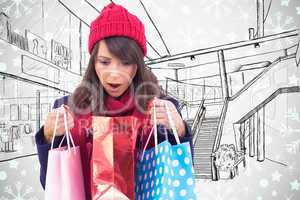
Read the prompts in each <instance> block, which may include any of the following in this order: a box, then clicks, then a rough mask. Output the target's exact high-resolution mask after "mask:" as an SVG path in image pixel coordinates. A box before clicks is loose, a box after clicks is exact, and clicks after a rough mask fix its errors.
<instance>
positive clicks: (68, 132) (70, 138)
mask: <svg viewBox="0 0 300 200" xmlns="http://www.w3.org/2000/svg"><path fill="white" fill-rule="evenodd" d="M59 109H62V110H63V115H64V126H65V131H66V132H65V134H64V137H63V138H62V140H61V142H60V144H59V146H58V148H60V147H61V145H62V143H63V141H64V139H65V138H67V147H68V151H70V149H71V144H70V140H71V143H72V146H73V147H75V144H74V140H73V137H72V135H71V133H70V131H69V129H68V121H67V112H66V110H65V107H64V106H63V105H62V106H61V107H60V108H59ZM58 118H59V111H56V119H55V125H54V131H53V137H52V142H51V150H52V149H53V143H54V138H55V136H56V130H57V124H58Z"/></svg>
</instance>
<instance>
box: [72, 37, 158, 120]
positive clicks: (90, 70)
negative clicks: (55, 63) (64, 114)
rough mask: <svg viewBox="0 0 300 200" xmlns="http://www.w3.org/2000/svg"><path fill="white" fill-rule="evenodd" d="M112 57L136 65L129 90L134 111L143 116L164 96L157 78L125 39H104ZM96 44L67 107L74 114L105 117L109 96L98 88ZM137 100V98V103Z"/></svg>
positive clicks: (102, 89)
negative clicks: (153, 99)
mask: <svg viewBox="0 0 300 200" xmlns="http://www.w3.org/2000/svg"><path fill="white" fill-rule="evenodd" d="M104 41H105V43H106V46H107V48H108V50H109V52H110V53H111V54H113V55H114V56H116V57H117V58H119V59H120V60H124V61H126V62H128V63H130V64H136V65H137V72H136V74H135V76H134V78H133V80H132V83H131V85H130V86H129V87H133V89H134V97H135V103H136V107H137V108H138V109H139V111H140V112H145V111H146V110H147V106H148V103H149V101H150V100H151V99H152V98H153V97H155V96H156V97H161V96H164V94H163V92H162V90H161V88H160V87H159V85H158V81H157V78H156V76H155V75H154V74H153V73H152V72H151V71H150V69H148V68H147V66H146V65H145V63H144V55H143V52H142V50H141V48H140V47H139V46H138V45H137V44H136V42H135V41H134V40H132V39H130V38H127V37H121V36H114V37H108V38H105V39H104ZM98 47H99V41H98V42H97V43H96V44H95V45H94V47H93V50H92V52H91V57H90V59H89V63H88V67H87V70H86V72H85V74H84V76H83V79H82V81H81V83H80V84H79V86H78V87H77V88H76V89H75V91H74V92H73V94H72V95H71V98H70V101H69V105H70V107H71V109H72V110H73V112H74V113H75V114H87V113H93V114H95V115H99V114H100V115H101V113H105V106H104V100H105V97H106V96H107V95H108V94H107V93H106V92H105V90H104V88H103V85H102V84H101V82H100V80H99V78H98V76H97V74H96V71H95V59H96V57H97V54H98ZM136 96H139V98H138V99H136Z"/></svg>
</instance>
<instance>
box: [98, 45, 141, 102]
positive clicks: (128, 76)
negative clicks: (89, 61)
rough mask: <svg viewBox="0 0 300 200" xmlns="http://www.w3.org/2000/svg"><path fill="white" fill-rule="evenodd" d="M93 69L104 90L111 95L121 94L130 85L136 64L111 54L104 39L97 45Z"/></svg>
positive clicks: (117, 95)
mask: <svg viewBox="0 0 300 200" xmlns="http://www.w3.org/2000/svg"><path fill="white" fill-rule="evenodd" d="M95 70H96V73H97V76H98V78H99V80H100V82H101V84H102V85H103V87H104V89H105V91H106V92H107V93H108V94H109V95H110V96H112V97H119V96H121V95H122V94H123V93H124V92H125V91H126V90H127V88H128V87H129V86H130V84H131V82H132V80H133V78H134V76H135V74H136V71H137V65H136V64H129V63H128V62H127V61H126V60H120V59H119V58H117V57H115V56H114V55H112V54H111V53H110V52H109V50H108V48H107V46H106V44H105V41H104V40H101V41H100V43H99V47H98V54H97V56H96V58H95Z"/></svg>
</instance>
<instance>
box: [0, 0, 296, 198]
mask: <svg viewBox="0 0 300 200" xmlns="http://www.w3.org/2000/svg"><path fill="white" fill-rule="evenodd" d="M109 2H110V1H109V0H81V1H71V0H56V1H51V0H22V1H17V0H0V199H1V200H6V199H7V200H12V199H18V200H21V199H22V200H23V199H24V200H25V199H26V200H33V199H38V200H40V199H43V190H42V187H41V186H40V184H39V164H38V159H37V156H36V149H35V141H34V138H33V137H34V134H35V131H36V130H37V129H38V128H39V127H40V126H41V125H42V124H43V122H44V120H45V117H46V114H47V112H48V111H50V109H51V107H52V104H53V101H54V100H55V99H56V98H58V97H60V96H63V95H67V94H69V93H71V92H72V90H73V89H74V88H75V87H76V85H77V84H78V83H79V81H80V80H81V78H82V75H83V74H84V71H85V69H86V66H87V62H88V59H89V54H88V52H87V38H88V33H89V24H90V22H91V20H93V19H94V18H95V17H96V16H97V15H98V14H99V10H101V9H102V7H103V6H104V5H106V4H108V3H109ZM113 2H115V3H118V4H121V5H123V6H124V7H126V8H127V9H128V10H129V11H131V12H133V13H134V14H136V15H138V16H139V17H140V18H141V20H142V21H143V22H144V23H145V26H146V27H145V28H146V36H147V44H148V46H147V48H148V52H149V53H148V55H147V57H146V58H145V62H146V64H147V65H148V66H149V67H150V68H151V70H152V71H153V72H154V73H155V74H156V75H157V77H158V79H159V81H160V84H161V86H162V88H163V89H164V90H165V91H166V92H168V94H169V95H171V96H173V97H175V98H176V99H178V100H179V102H180V105H181V112H182V115H183V117H184V119H185V120H187V121H188V122H189V123H190V125H191V127H192V131H193V134H194V136H193V143H194V147H195V152H194V164H195V177H196V178H197V194H198V197H199V199H201V200H223V199H224V200H225V199H226V200H236V199H247V200H248V199H249V200H269V199H278V200H297V199H299V198H300V170H299V168H300V161H299V158H298V157H299V153H300V101H299V99H300V66H299V62H300V47H299V40H300V36H299V24H300V1H299V0H242V1H238V0H228V1H222V0H214V1H205V0H200V1H196V0H190V1H178V0H177V1H174V0H173V1H171V0H165V1H158V0H153V1H150V0H147V1H145V0H144V1H143V0H130V1H129V0H122V1H121V0H118V1H117V0H113Z"/></svg>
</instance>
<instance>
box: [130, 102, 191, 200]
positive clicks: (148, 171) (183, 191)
mask: <svg viewBox="0 0 300 200" xmlns="http://www.w3.org/2000/svg"><path fill="white" fill-rule="evenodd" d="M166 110H167V114H168V118H169V122H170V125H171V127H172V131H173V134H174V136H175V139H176V142H177V145H173V146H172V145H171V144H170V143H169V141H168V140H166V141H164V142H162V143H160V144H157V124H156V110H155V105H154V127H153V132H152V133H153V134H154V143H155V147H153V148H151V149H148V150H145V149H146V147H147V143H148V142H149V139H150V136H151V134H150V135H149V137H148V141H147V142H146V145H145V147H144V150H143V152H142V156H141V157H140V158H139V160H138V162H137V165H136V167H137V170H136V177H135V183H136V185H135V197H136V199H137V200H145V199H147V200H152V199H162V200H165V199H172V200H177V199H178V200H195V199H196V194H195V178H194V175H193V171H194V170H193V164H192V155H191V149H190V144H189V142H185V143H182V144H180V141H179V137H178V134H177V131H176V128H175V124H174V122H173V119H172V118H171V115H170V111H169V108H168V107H167V105H166ZM166 134H167V133H166ZM166 139H167V137H166Z"/></svg>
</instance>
